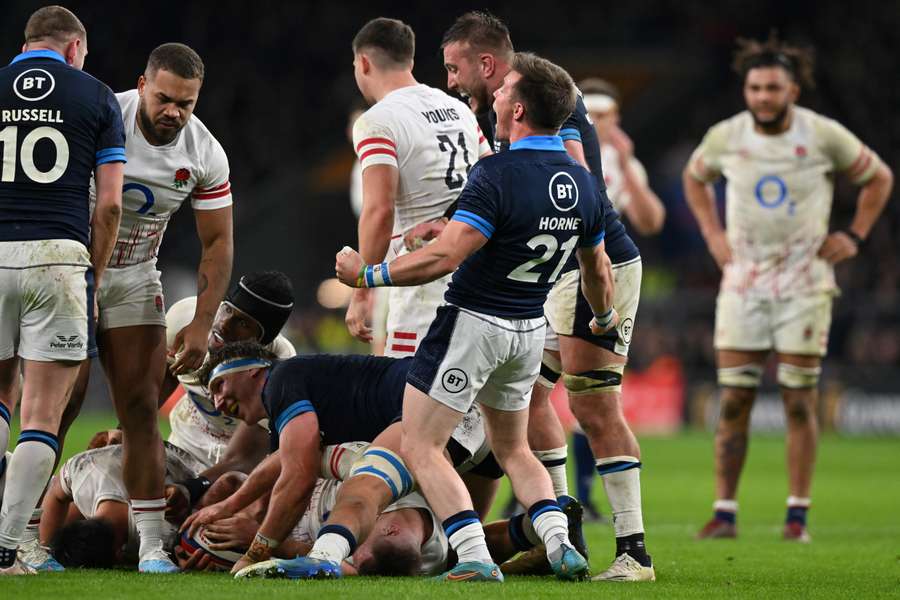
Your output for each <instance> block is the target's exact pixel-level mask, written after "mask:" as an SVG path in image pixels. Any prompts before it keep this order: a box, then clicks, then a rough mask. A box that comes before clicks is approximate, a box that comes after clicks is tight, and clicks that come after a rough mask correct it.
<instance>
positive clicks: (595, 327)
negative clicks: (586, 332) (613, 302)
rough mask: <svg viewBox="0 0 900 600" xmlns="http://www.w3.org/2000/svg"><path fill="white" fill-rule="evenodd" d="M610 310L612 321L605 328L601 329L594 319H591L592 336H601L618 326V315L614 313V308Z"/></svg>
mask: <svg viewBox="0 0 900 600" xmlns="http://www.w3.org/2000/svg"><path fill="white" fill-rule="evenodd" d="M610 310H612V320H610V322H609V323H608V324H607V326H606V327H601V326H600V324H599V323H597V318H596V317H594V318H592V319H591V325H590V327H591V333H593V334H594V335H603V334H604V333H607V332H609V331H612V330H614V329H615V328H616V325H618V324H619V313H617V312H616V309H615V308H613V309H610Z"/></svg>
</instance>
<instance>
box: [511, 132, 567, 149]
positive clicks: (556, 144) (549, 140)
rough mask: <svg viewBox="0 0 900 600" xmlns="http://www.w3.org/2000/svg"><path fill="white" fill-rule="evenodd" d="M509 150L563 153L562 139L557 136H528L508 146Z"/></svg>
mask: <svg viewBox="0 0 900 600" xmlns="http://www.w3.org/2000/svg"><path fill="white" fill-rule="evenodd" d="M509 149H510V150H554V151H556V152H565V151H566V147H565V146H563V141H562V138H561V137H559V136H558V135H529V136H528V137H524V138H522V139H521V140H516V141H515V142H513V143H512V144H510V145H509Z"/></svg>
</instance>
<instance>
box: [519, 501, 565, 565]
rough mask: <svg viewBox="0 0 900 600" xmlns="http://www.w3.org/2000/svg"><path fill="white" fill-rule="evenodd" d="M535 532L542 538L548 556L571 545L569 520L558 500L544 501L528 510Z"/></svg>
mask: <svg viewBox="0 0 900 600" xmlns="http://www.w3.org/2000/svg"><path fill="white" fill-rule="evenodd" d="M528 515H529V516H530V517H531V522H532V524H533V525H534V530H535V532H537V534H538V536H540V538H541V541H542V542H543V543H544V547H545V548H547V556H553V555H555V554H556V553H557V551H558V550H559V548H560V546H561V545H562V544H569V545H571V543H570V542H569V520H568V519H566V515H565V513H563V511H562V509H560V508H559V504H557V503H556V500H542V501H540V502H538V503H536V504H534V505H533V506H532V507H531V508H529V509H528Z"/></svg>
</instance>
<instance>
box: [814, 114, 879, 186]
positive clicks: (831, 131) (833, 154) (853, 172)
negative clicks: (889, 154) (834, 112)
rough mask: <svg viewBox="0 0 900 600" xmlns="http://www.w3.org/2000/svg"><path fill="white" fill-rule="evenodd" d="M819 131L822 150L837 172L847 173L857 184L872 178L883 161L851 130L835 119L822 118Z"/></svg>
mask: <svg viewBox="0 0 900 600" xmlns="http://www.w3.org/2000/svg"><path fill="white" fill-rule="evenodd" d="M818 130H819V131H818V133H819V135H820V136H821V138H822V150H823V151H824V153H825V155H826V156H828V158H829V159H831V162H832V164H833V165H834V168H835V170H836V171H841V172H845V173H846V174H847V176H848V177H849V178H850V180H851V181H853V183H857V184H863V183H865V182H866V181H868V180H869V179H871V178H872V176H873V175H874V174H875V171H876V170H878V165H879V164H880V162H881V161H880V159H879V158H878V155H877V154H875V153H874V152H872V150H871V149H869V148H868V147H867V146H866V145H865V144H863V143H862V142H861V141H860V140H859V138H857V137H856V136H855V135H853V133H851V132H850V130H849V129H847V128H846V127H844V126H843V125H841V124H840V123H838V122H837V121H835V120H833V119H826V118H822V119H821V120H820V121H819V123H818Z"/></svg>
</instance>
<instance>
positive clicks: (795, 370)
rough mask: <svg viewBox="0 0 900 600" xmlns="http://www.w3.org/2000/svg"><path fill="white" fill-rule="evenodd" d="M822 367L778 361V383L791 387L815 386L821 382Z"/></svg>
mask: <svg viewBox="0 0 900 600" xmlns="http://www.w3.org/2000/svg"><path fill="white" fill-rule="evenodd" d="M821 374H822V367H798V366H797V365H790V364H787V363H778V374H777V379H778V385H780V386H781V387H786V388H790V389H802V388H810V387H815V386H817V385H818V384H819V375H821Z"/></svg>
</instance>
